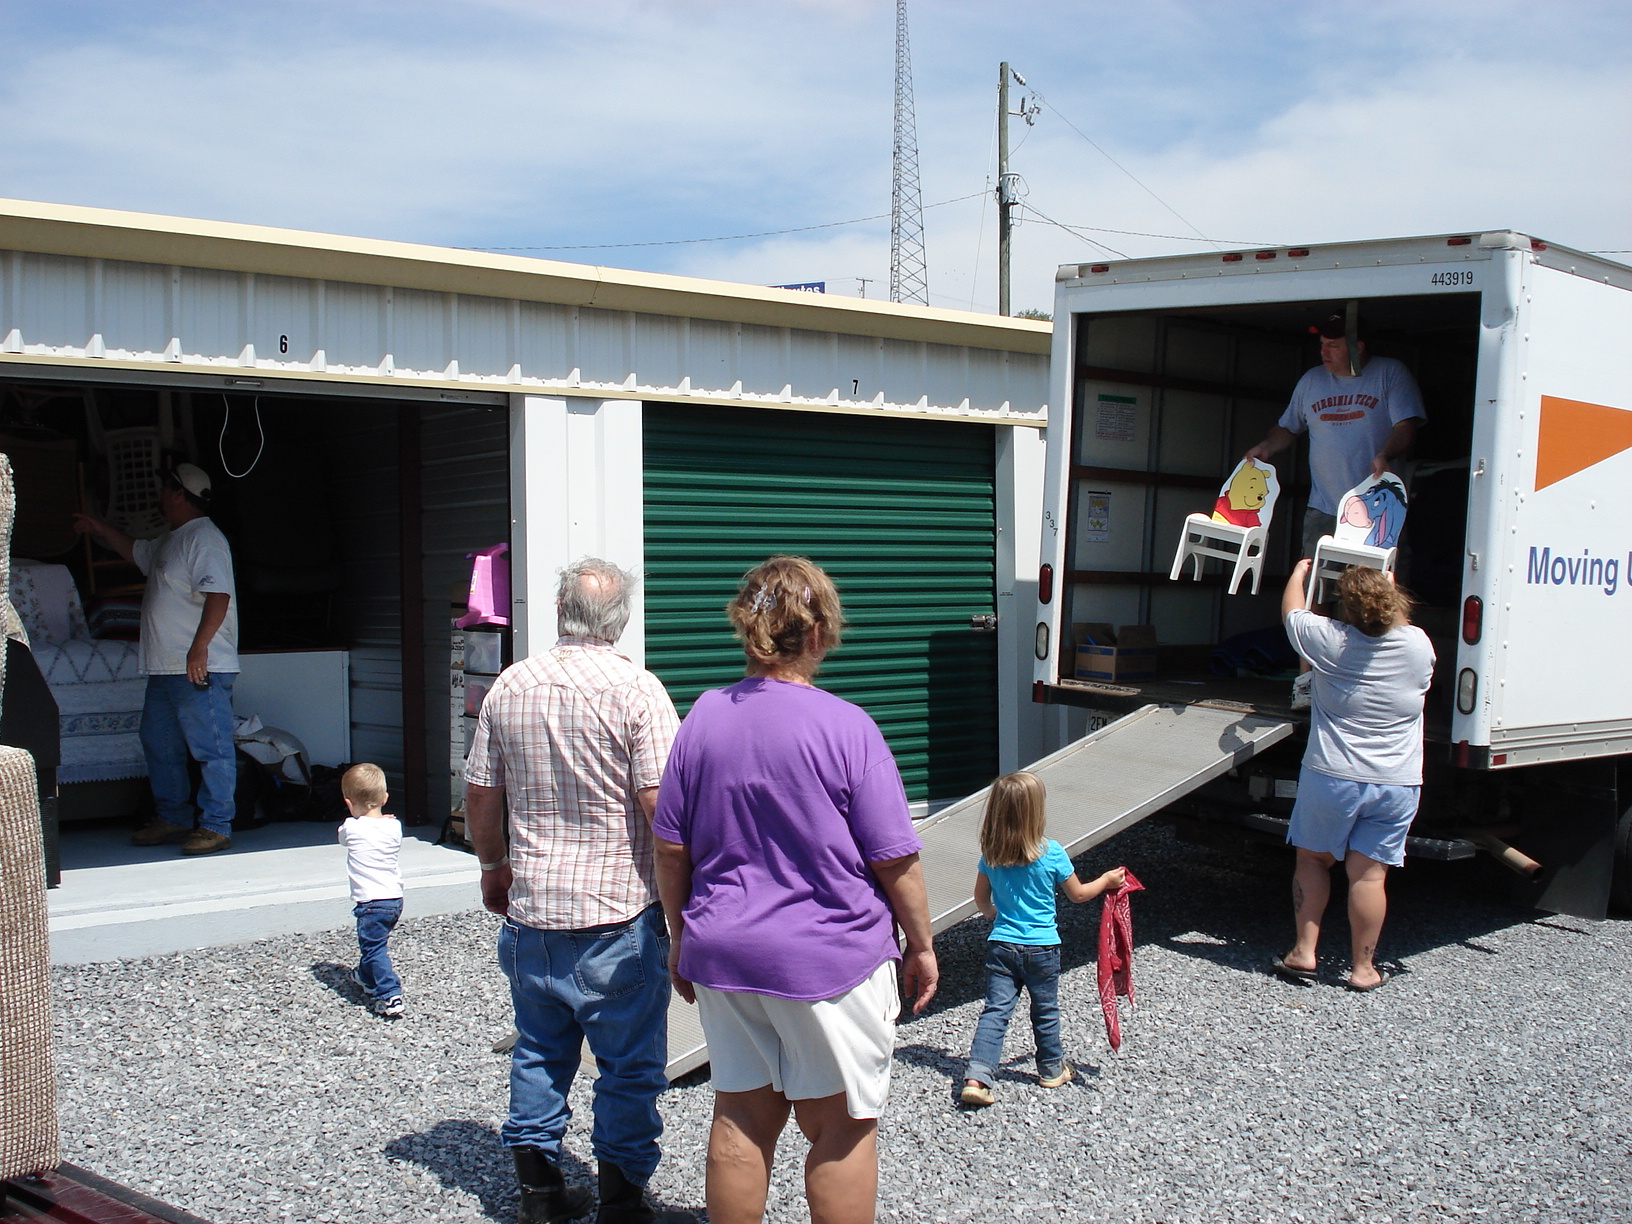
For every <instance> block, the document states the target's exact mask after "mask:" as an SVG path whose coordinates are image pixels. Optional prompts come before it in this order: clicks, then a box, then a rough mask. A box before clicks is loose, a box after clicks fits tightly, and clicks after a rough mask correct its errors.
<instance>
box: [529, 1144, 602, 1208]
mask: <svg viewBox="0 0 1632 1224" xmlns="http://www.w3.org/2000/svg"><path fill="white" fill-rule="evenodd" d="M510 1154H511V1155H512V1156H514V1157H515V1159H516V1181H517V1182H519V1183H520V1184H521V1210H520V1211H519V1212H517V1213H516V1224H563V1222H564V1221H566V1220H575V1219H577V1218H578V1217H579V1216H581V1215H583V1214H584V1212H586V1211H588V1210H589V1204H590V1194H589V1191H588V1190H587V1189H585V1188H584V1187H583V1186H569V1185H567V1182H566V1179H565V1178H564V1177H562V1176H561V1169H560V1166H558V1165H557V1164H556V1163H555V1161H553V1160H551V1159H550V1158H549V1157H548V1156H546V1155H545V1154H544V1153H543V1152H541V1151H539V1150H538V1149H537V1148H534V1147H518V1148H511V1149H510Z"/></svg>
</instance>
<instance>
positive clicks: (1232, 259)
mask: <svg viewBox="0 0 1632 1224" xmlns="http://www.w3.org/2000/svg"><path fill="white" fill-rule="evenodd" d="M1219 258H1220V259H1222V260H1223V261H1224V262H1225V263H1240V262H1241V252H1239V251H1231V252H1230V253H1229V254H1228V255H1221V256H1219Z"/></svg>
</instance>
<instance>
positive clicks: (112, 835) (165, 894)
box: [50, 823, 481, 965]
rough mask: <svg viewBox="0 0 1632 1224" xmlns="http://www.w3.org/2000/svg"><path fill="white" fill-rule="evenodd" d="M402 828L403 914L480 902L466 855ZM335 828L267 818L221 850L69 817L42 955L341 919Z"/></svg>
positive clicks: (255, 934)
mask: <svg viewBox="0 0 1632 1224" xmlns="http://www.w3.org/2000/svg"><path fill="white" fill-rule="evenodd" d="M404 832H405V834H406V836H405V837H404V839H403V843H402V858H401V863H402V880H403V888H404V891H405V892H406V894H407V904H406V906H405V909H406V911H407V913H409V914H412V915H413V916H416V917H423V916H425V915H428V914H451V913H459V912H462V911H464V910H473V909H478V908H480V906H481V895H480V885H479V883H478V878H479V876H480V875H481V872H480V871H479V870H478V868H477V866H476V860H475V858H474V857H473V856H472V855H470V854H467V853H465V852H464V851H462V850H456V849H454V848H453V847H451V846H438V845H433V844H432V842H431V839H432V838H434V837H435V836H436V830H435V829H432V828H411V829H407V830H405V831H404ZM335 834H336V829H335V826H333V825H330V824H327V823H310V824H307V823H290V824H272V825H267V826H266V827H265V828H261V829H255V830H253V831H251V832H248V833H242V834H239V835H238V836H236V837H235V838H234V839H233V848H232V849H231V850H228V851H225V852H223V853H220V854H210V855H204V856H202V857H199V858H187V857H184V856H182V855H180V854H179V853H178V852H177V851H176V848H175V847H174V846H157V847H153V848H142V847H137V846H132V845H131V844H130V832H129V829H128V828H125V827H122V826H121V827H117V828H115V827H109V826H107V825H101V824H99V825H97V826H94V827H87V826H74V825H69V826H68V827H67V828H65V829H64V830H63V835H62V842H61V848H62V851H61V852H62V885H61V887H59V888H54V889H52V890H51V893H50V911H51V960H52V963H54V964H64V965H73V964H86V963H89V962H92V961H104V960H123V959H126V958H129V957H140V956H162V955H165V954H168V953H171V952H181V951H186V950H189V949H193V948H214V947H222V946H225V945H227V944H236V943H246V942H248V941H250V940H254V939H266V938H269V937H272V936H277V935H293V934H300V933H303V932H307V931H329V930H340V929H343V928H346V927H349V926H351V924H352V917H351V897H350V891H349V889H348V887H347V884H346V852H345V850H343V849H342V848H341V847H340V845H339V843H338V842H337V841H336V840H335Z"/></svg>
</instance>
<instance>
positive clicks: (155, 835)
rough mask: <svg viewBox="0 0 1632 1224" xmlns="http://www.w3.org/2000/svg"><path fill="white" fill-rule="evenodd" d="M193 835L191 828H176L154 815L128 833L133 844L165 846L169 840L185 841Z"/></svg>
mask: <svg viewBox="0 0 1632 1224" xmlns="http://www.w3.org/2000/svg"><path fill="white" fill-rule="evenodd" d="M192 835H193V831H192V830H191V829H182V828H178V827H176V826H175V825H173V824H165V823H164V821H162V820H160V819H159V818H158V817H157V816H155V817H154V818H153V819H152V820H150V821H148V822H147V823H146V824H145V825H143V826H142V827H141V828H139V829H137V830H136V832H134V833H132V834H131V835H130V844H131V845H133V846H165V845H169V844H170V843H171V842H179V841H185V840H186V839H187V838H189V837H191V836H192Z"/></svg>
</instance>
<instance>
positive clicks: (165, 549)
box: [74, 463, 238, 854]
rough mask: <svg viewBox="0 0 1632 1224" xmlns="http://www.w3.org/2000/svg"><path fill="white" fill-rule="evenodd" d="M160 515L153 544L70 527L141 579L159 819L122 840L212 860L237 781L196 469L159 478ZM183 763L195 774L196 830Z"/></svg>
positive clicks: (221, 559) (146, 717) (219, 558)
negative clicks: (168, 846) (194, 766)
mask: <svg viewBox="0 0 1632 1224" xmlns="http://www.w3.org/2000/svg"><path fill="white" fill-rule="evenodd" d="M159 509H160V510H161V512H162V513H163V514H164V521H165V525H166V526H167V527H168V528H169V530H168V531H166V532H165V533H164V534H163V535H161V536H159V538H158V539H156V540H133V539H132V538H131V537H130V536H128V535H126V534H125V533H124V532H122V531H120V530H119V529H118V528H117V527H115V526H113V525H112V524H111V523H105V522H103V521H102V520H101V519H97V518H92V517H91V516H90V515H88V514H79V515H75V516H74V518H75V522H74V528H75V530H77V531H82V532H88V533H89V534H91V535H92V536H94V537H96V539H97V540H99V541H101V542H102V543H103V544H105V545H107V546H108V547H109V548H111V549H113V550H114V551H115V552H116V553H118V554H119V555H120V556H121V557H123V558H124V559H125V560H127V561H132V562H134V563H135V564H136V565H137V566H138V567H139V568H140V569H141V571H142V573H144V574H145V575H147V588H146V590H145V591H144V593H143V595H142V643H141V665H142V671H143V673H144V674H145V675H146V676H147V699H146V702H145V703H144V704H143V706H142V749H143V751H144V753H145V754H146V756H147V777H148V782H149V784H150V785H151V786H152V788H153V802H154V806H155V808H156V809H157V811H158V815H157V816H156V817H154V819H153V820H152V821H150V822H149V823H148V824H147V825H145V826H144V827H143V828H141V829H140V830H138V831H137V832H136V834H135V835H134V836H133V837H132V838H131V841H132V842H133V843H135V844H136V845H138V846H158V845H163V844H165V843H168V842H180V843H181V852H182V853H183V854H214V853H215V852H216V851H218V850H226V849H228V848H230V847H231V845H232V840H231V833H232V817H233V811H234V806H233V789H234V787H235V786H236V785H237V781H238V766H237V755H236V751H235V748H234V745H233V740H232V730H233V728H232V684H233V681H234V680H236V679H237V678H238V609H237V606H236V600H235V592H234V588H233V580H232V550H231V549H230V548H228V546H227V540H226V537H225V536H223V535H222V534H221V529H220V528H218V527H217V526H216V525H215V524H214V523H212V522H211V521H210V517H209V514H210V478H209V475H208V474H207V473H206V472H205V471H204V470H203V469H202V468H199V467H195V466H194V465H193V464H191V463H181V464H177V465H176V468H175V470H174V471H171V472H166V473H165V474H164V487H163V490H162V491H161V492H160V494H159ZM188 756H191V757H192V758H193V759H194V760H196V761H197V762H198V763H199V765H200V766H201V768H202V772H203V779H202V781H201V782H200V783H199V788H198V826H197V828H194V827H193V807H192V802H191V800H192V784H191V779H190V778H189V777H188V774H187V758H188Z"/></svg>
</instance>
